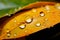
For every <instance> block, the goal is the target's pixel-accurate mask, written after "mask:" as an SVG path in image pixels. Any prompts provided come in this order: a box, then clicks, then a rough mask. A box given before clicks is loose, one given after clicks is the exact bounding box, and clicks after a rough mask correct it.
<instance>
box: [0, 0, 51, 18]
mask: <svg viewBox="0 0 60 40" xmlns="http://www.w3.org/2000/svg"><path fill="white" fill-rule="evenodd" d="M37 1H52V0H0V18H1V17H4V16H6V15H11V14H14V12H16V11H17V10H18V9H19V7H20V8H23V7H24V6H26V5H28V4H31V3H33V2H37Z"/></svg>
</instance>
